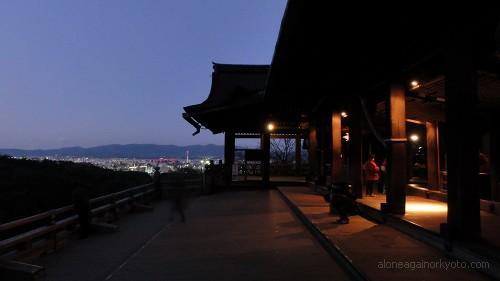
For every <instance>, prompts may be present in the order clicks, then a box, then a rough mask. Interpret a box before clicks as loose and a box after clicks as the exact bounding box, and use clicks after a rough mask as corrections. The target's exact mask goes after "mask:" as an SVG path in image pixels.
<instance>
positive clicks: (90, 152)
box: [0, 144, 224, 158]
mask: <svg viewBox="0 0 500 281" xmlns="http://www.w3.org/2000/svg"><path fill="white" fill-rule="evenodd" d="M186 151H189V158H199V157H206V156H210V157H216V158H222V156H223V155H224V146H223V145H215V144H208V145H188V146H177V145H158V144H126V145H121V144H111V145H104V146H95V147H89V148H83V147H65V148H59V149H37V150H23V149H2V148H0V154H4V155H10V156H16V157H44V156H73V157H93V158H160V157H163V158H167V157H168V158H185V157H186Z"/></svg>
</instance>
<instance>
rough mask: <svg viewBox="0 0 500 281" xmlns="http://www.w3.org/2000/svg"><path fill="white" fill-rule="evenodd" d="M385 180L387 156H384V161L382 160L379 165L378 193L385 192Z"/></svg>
mask: <svg viewBox="0 0 500 281" xmlns="http://www.w3.org/2000/svg"><path fill="white" fill-rule="evenodd" d="M386 180H387V158H384V161H382V164H381V165H380V181H379V182H378V186H377V187H378V188H377V189H378V192H379V193H380V194H384V193H385V189H386V184H385V182H386Z"/></svg>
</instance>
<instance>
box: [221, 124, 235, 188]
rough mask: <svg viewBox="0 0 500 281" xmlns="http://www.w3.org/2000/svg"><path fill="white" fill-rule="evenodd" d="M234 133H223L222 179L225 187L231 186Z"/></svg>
mask: <svg viewBox="0 0 500 281" xmlns="http://www.w3.org/2000/svg"><path fill="white" fill-rule="evenodd" d="M234 142H235V138H234V132H225V133H224V178H225V181H226V186H230V185H231V181H232V178H233V163H234V146H235V143H234Z"/></svg>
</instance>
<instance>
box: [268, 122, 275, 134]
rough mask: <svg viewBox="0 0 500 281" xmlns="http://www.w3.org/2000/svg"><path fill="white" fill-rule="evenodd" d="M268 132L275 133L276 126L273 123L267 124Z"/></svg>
mask: <svg viewBox="0 0 500 281" xmlns="http://www.w3.org/2000/svg"><path fill="white" fill-rule="evenodd" d="M267 130H268V131H269V132H272V131H274V124H273V123H271V122H269V123H268V124H267Z"/></svg>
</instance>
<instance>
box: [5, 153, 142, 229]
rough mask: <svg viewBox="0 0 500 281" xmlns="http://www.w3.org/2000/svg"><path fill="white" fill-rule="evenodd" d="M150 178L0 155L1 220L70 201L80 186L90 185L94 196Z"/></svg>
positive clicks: (85, 165) (20, 216)
mask: <svg viewBox="0 0 500 281" xmlns="http://www.w3.org/2000/svg"><path fill="white" fill-rule="evenodd" d="M149 182H151V177H150V176H149V175H148V174H146V173H141V172H119V171H112V170H108V169H103V168H99V167H96V166H94V165H91V164H86V163H73V162H66V161H49V160H44V161H33V160H21V159H13V158H10V157H8V156H0V223H4V222H7V221H11V220H14V219H18V218H22V217H26V216H30V215H33V214H37V213H40V212H43V211H47V210H50V209H54V208H58V207H62V206H66V205H70V204H72V198H71V195H72V192H73V190H74V189H75V188H77V187H85V188H87V189H88V190H89V195H90V198H94V197H98V196H101V195H104V194H108V193H112V192H116V191H120V190H123V189H126V188H129V187H133V186H137V185H141V184H145V183H149Z"/></svg>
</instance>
